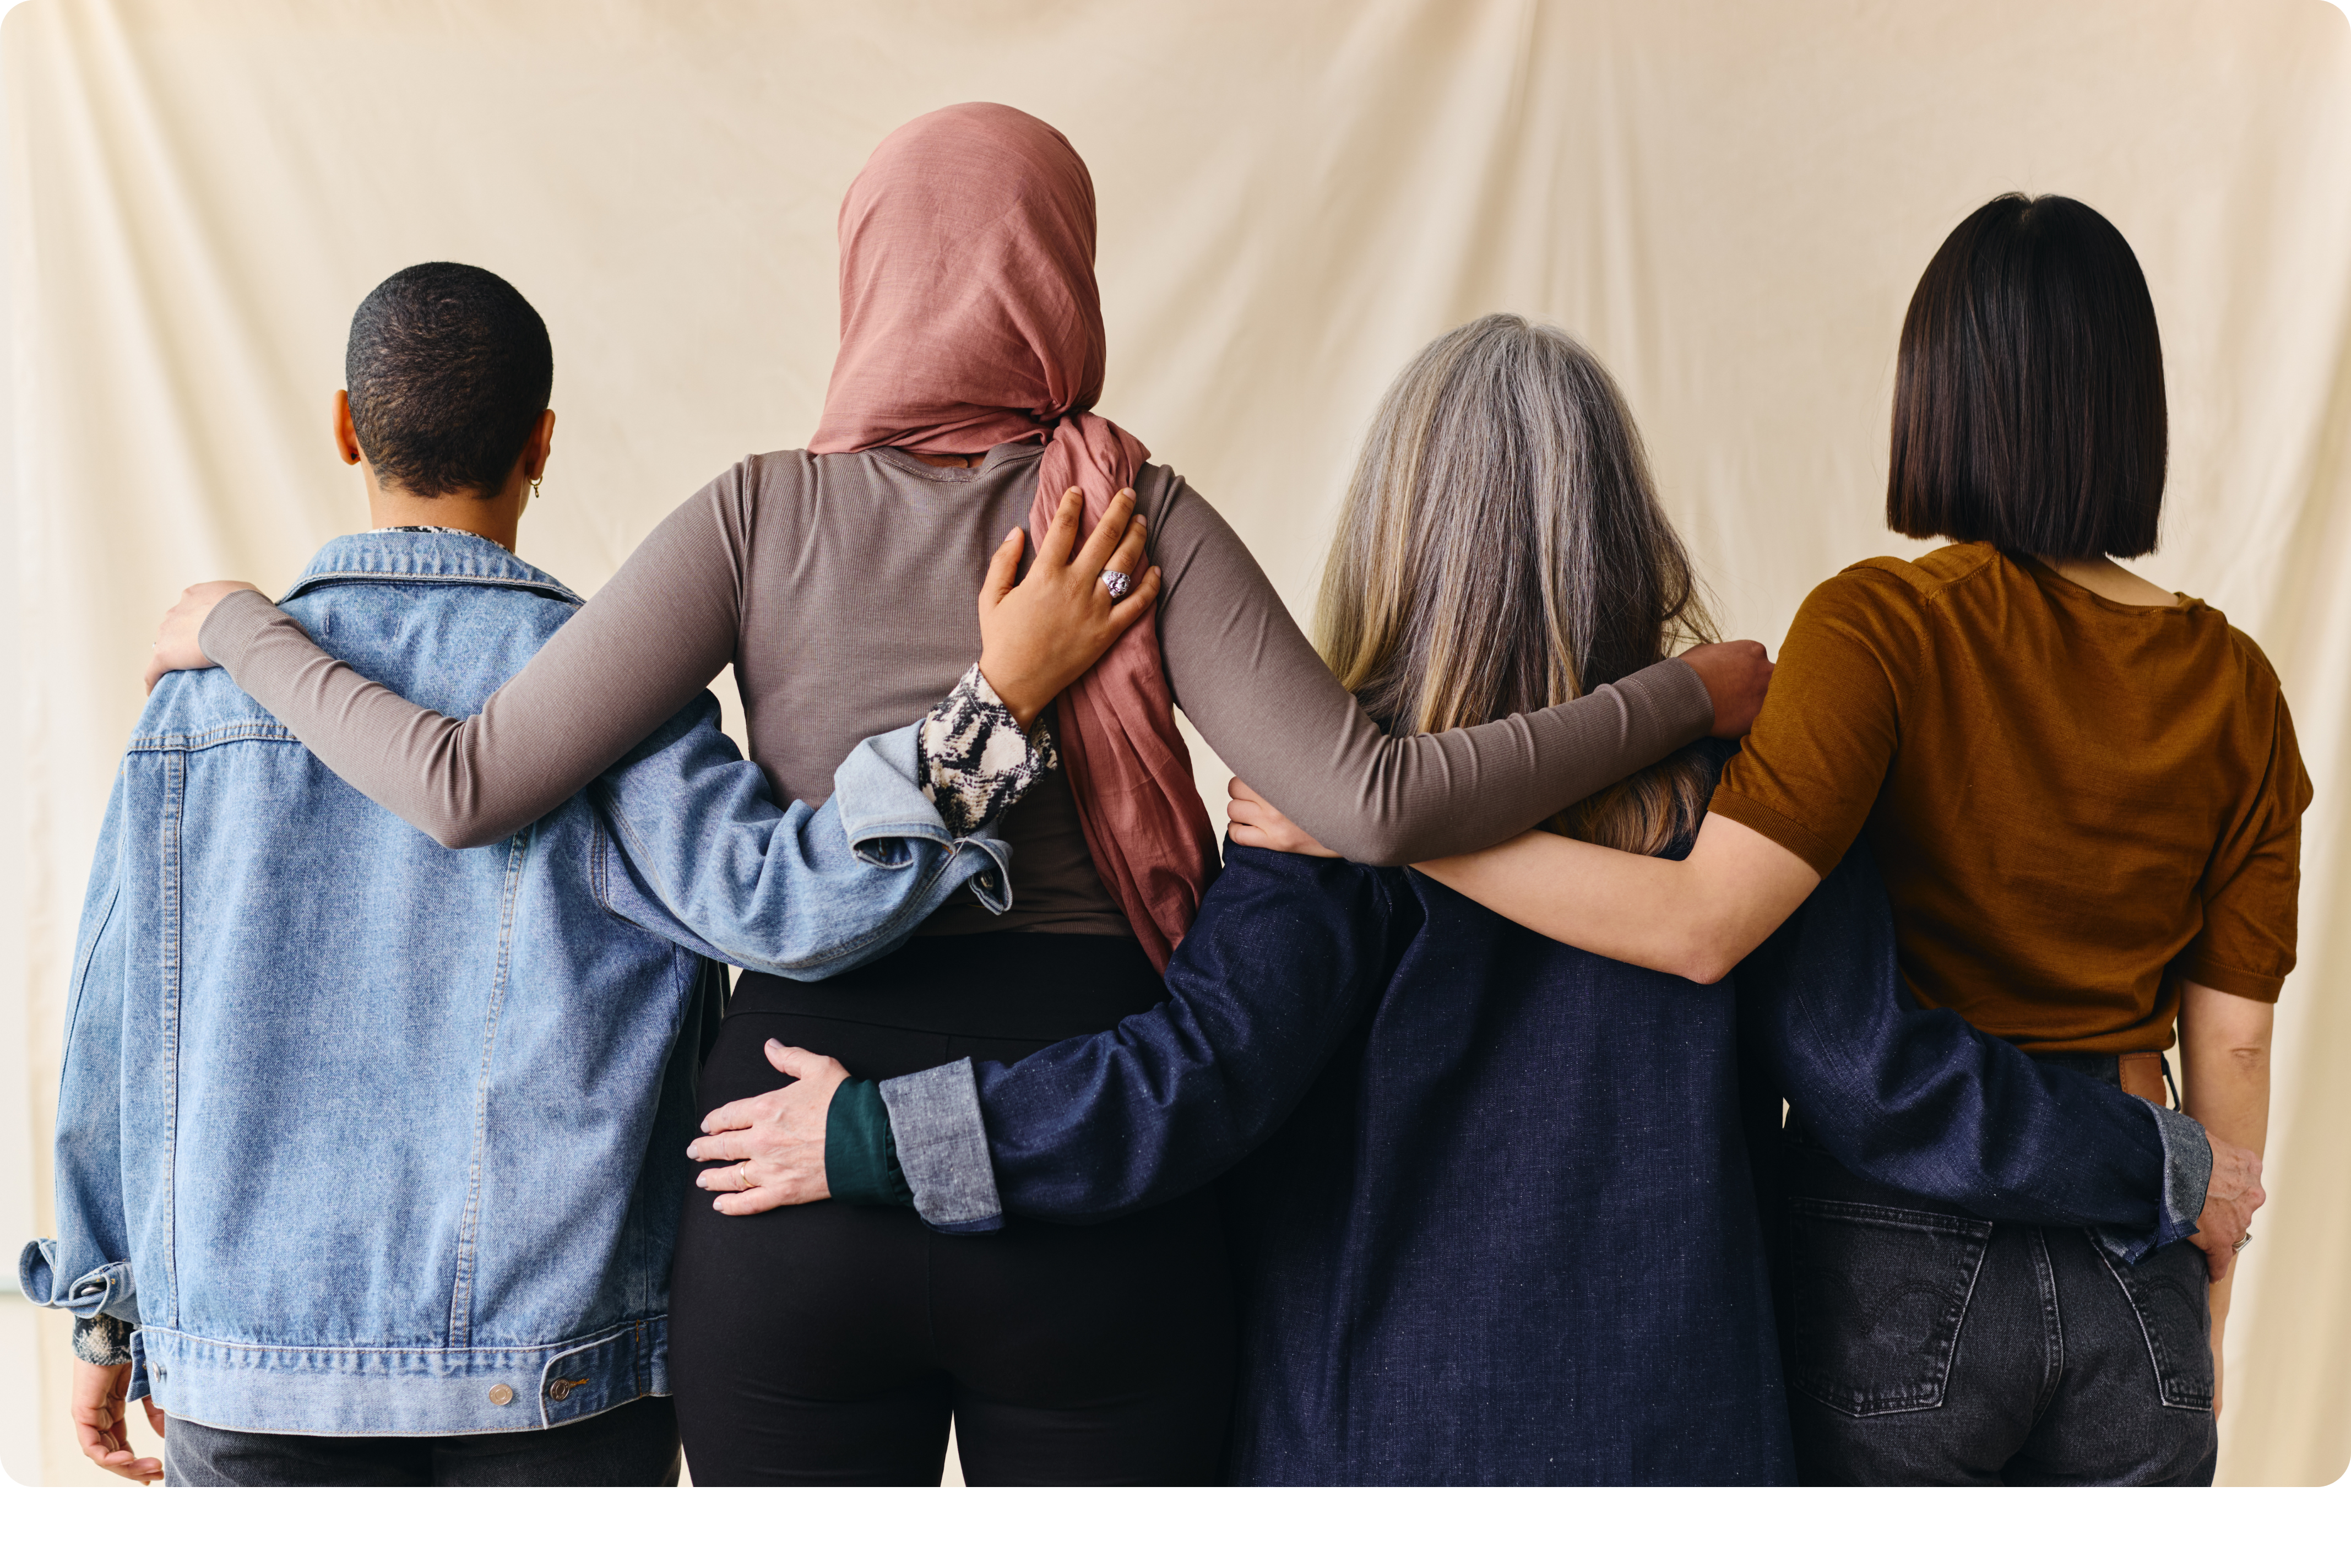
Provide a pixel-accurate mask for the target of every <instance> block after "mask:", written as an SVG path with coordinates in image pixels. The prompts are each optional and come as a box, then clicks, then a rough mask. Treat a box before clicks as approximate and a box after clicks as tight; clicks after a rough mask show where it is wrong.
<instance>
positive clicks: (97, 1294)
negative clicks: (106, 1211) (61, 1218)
mask: <svg viewBox="0 0 2351 1568" xmlns="http://www.w3.org/2000/svg"><path fill="white" fill-rule="evenodd" d="M16 1288H17V1289H18V1290H20V1291H24V1292H25V1299H26V1301H31V1302H32V1303H33V1304H34V1305H35V1306H37V1307H63V1308H64V1309H65V1310H66V1311H68V1312H71V1313H73V1314H74V1329H73V1351H74V1355H75V1357H76V1358H77V1359H78V1360H81V1361H86V1362H88V1363H89V1364H91V1365H92V1366H120V1365H122V1364H124V1363H126V1362H128V1361H129V1360H130V1359H131V1329H132V1327H133V1325H134V1324H135V1323H136V1322H138V1313H139V1304H138V1303H139V1291H138V1288H137V1286H136V1285H135V1284H134V1283H133V1281H132V1280H131V1265H130V1264H128V1263H107V1264H104V1265H101V1266H100V1267H99V1268H96V1269H91V1270H88V1271H86V1272H84V1273H82V1274H80V1275H78V1276H77V1277H75V1278H74V1279H73V1280H71V1281H60V1280H59V1279H58V1278H57V1242H55V1241H53V1240H49V1239H42V1240H39V1241H27V1242H26V1243H25V1249H24V1250H23V1251H21V1252H19V1253H18V1254H17V1255H16Z"/></svg>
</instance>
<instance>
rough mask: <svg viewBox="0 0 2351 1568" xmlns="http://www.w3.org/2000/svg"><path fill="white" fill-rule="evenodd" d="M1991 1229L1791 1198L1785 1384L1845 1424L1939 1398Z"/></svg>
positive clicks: (1870, 1206) (1927, 1405)
mask: <svg viewBox="0 0 2351 1568" xmlns="http://www.w3.org/2000/svg"><path fill="white" fill-rule="evenodd" d="M1990 1239H1991V1221H1990V1220H1984V1219H1972V1218H1966V1217H1964V1216H1961V1215H1955V1214H1930V1213H1928V1212H1926V1211H1924V1210H1921V1209H1913V1208H1890V1207H1884V1206H1882V1205H1878V1204H1874V1203H1846V1202H1839V1201H1835V1200H1833V1199H1828V1198H1816V1197H1791V1198H1790V1199H1789V1200H1788V1237H1787V1246H1788V1261H1789V1275H1790V1281H1791V1291H1790V1299H1789V1309H1788V1310H1789V1327H1790V1331H1791V1333H1790V1337H1791V1340H1792V1353H1793V1354H1792V1364H1791V1365H1790V1366H1789V1368H1788V1382H1789V1385H1790V1386H1791V1387H1792V1388H1793V1389H1795V1390H1796V1391H1797V1392H1799V1393H1801V1394H1803V1395H1805V1396H1808V1397H1810V1398H1813V1399H1816V1400H1818V1401H1820V1402H1821V1403H1822V1404H1823V1405H1826V1406H1829V1407H1830V1408H1831V1409H1834V1410H1841V1411H1843V1412H1844V1414H1846V1415H1848V1416H1884V1415H1890V1414H1892V1413H1894V1412H1896V1411H1903V1410H1932V1409H1934V1408H1935V1407H1936V1406H1939V1405H1941V1404H1942V1402H1943V1391H1944V1388H1945V1385H1947V1383H1948V1382H1949V1378H1950V1374H1951V1358H1952V1356H1953V1354H1955V1353H1956V1352H1957V1351H1958V1349H1959V1325H1960V1323H1961V1322H1962V1321H1963V1320H1964V1319H1965V1318H1966V1316H1967V1311H1968V1301H1969V1298H1970V1297H1971V1296H1972V1295H1973V1294H1974V1292H1975V1285H1976V1273H1977V1270H1980V1268H1981V1267H1982V1265H1983V1257H1984V1247H1985V1244H1986V1243H1987V1242H1988V1241H1989V1240H1990Z"/></svg>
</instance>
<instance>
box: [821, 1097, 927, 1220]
mask: <svg viewBox="0 0 2351 1568" xmlns="http://www.w3.org/2000/svg"><path fill="white" fill-rule="evenodd" d="M824 1185H825V1186H828V1187H830V1188H831V1189H832V1196H833V1199H834V1201H836V1202H839V1203H861V1204H866V1205H869V1206H872V1207H898V1208H904V1207H907V1206H909V1205H911V1204H912V1203H913V1202H914V1189H913V1188H911V1187H909V1186H907V1185H906V1176H905V1173H904V1171H902V1170H900V1169H899V1167H898V1145H897V1143H896V1141H895V1140H893V1138H892V1137H891V1136H890V1113H889V1111H888V1110H886V1109H885V1108H884V1107H883V1103H882V1086H881V1085H880V1084H878V1083H876V1082H873V1081H872V1079H870V1078H852V1079H851V1080H850V1081H849V1082H846V1083H844V1084H842V1085H841V1087H840V1088H838V1089H836V1090H834V1091H833V1092H832V1106H831V1109H830V1110H829V1111H827V1112H826V1113H825V1119H824Z"/></svg>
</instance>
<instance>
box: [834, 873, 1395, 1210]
mask: <svg viewBox="0 0 2351 1568" xmlns="http://www.w3.org/2000/svg"><path fill="white" fill-rule="evenodd" d="M1388 917H1389V911H1388V909H1387V906H1386V904H1385V902H1384V898H1383V897H1382V896H1381V894H1380V892H1379V889H1378V888H1377V887H1376V886H1374V884H1373V883H1372V880H1371V875H1370V873H1366V872H1364V871H1363V870H1362V869H1361V868H1359V867H1355V866H1351V865H1348V864H1347V863H1346V862H1340V861H1330V860H1309V859H1307V858H1305V857H1302V856H1296V855H1280V854H1273V853H1270V852H1262V851H1252V850H1246V849H1241V850H1236V851H1234V852H1232V855H1231V857H1230V859H1229V861H1228V864H1227V867H1226V870H1225V873H1224V875H1223V876H1221V877H1219V878H1218V879H1217V883H1216V884H1215V886H1214V887H1213V888H1212V889H1211V890H1210V893H1209V897H1208V901H1207V904H1204V905H1203V906H1202V908H1201V912H1200V917H1199V920H1198V921H1197V922H1196V924H1195V925H1194V926H1193V928H1192V933H1191V935H1190V936H1187V937H1186V939H1185V941H1184V943H1183V945H1182V946H1179V947H1178V948H1177V949H1176V950H1175V958H1174V960H1173V961H1172V962H1171V963H1170V964H1169V965H1168V967H1167V986H1168V990H1169V992H1170V999H1169V1000H1168V1001H1167V1002H1166V1003H1165V1004H1163V1005H1162V1006H1160V1007H1158V1008H1156V1009H1153V1010H1152V1011H1150V1012H1147V1013H1140V1014H1137V1015H1135V1016H1134V1017H1133V1018H1130V1019H1126V1020H1124V1021H1123V1022H1122V1023H1120V1024H1119V1025H1117V1026H1116V1027H1115V1028H1113V1029H1110V1030H1103V1031H1102V1032H1100V1033H1098V1034H1093V1035H1087V1036H1081V1037H1079V1038H1076V1039H1072V1040H1062V1041H1061V1042H1060V1043H1058V1044H1055V1045H1051V1046H1048V1047H1047V1048H1045V1049H1044V1050H1043V1051H1038V1052H1036V1053H1034V1054H1032V1055H1030V1056H1028V1057H1024V1058H1022V1059H1021V1060H1020V1061H1019V1062H1016V1063H1013V1064H1012V1065H1010V1066H1003V1065H999V1064H995V1063H987V1062H982V1063H977V1064H975V1063H972V1062H968V1061H958V1062H953V1063H950V1064H948V1065H947V1066H946V1067H942V1068H936V1069H934V1070H932V1071H928V1072H922V1073H916V1074H914V1075H912V1076H910V1077H905V1078H897V1079H893V1080H891V1081H889V1082H885V1083H883V1085H882V1088H881V1093H882V1098H883V1102H884V1103H885V1104H886V1105H887V1107H888V1110H889V1114H890V1123H891V1130H892V1134H893V1138H894V1140H895V1143H896V1145H897V1150H898V1155H899V1159H900V1161H901V1163H902V1165H903V1167H904V1173H905V1179H906V1180H907V1182H908V1183H909V1184H910V1185H911V1186H912V1189H913V1194H914V1206H915V1207H916V1208H917V1209H918V1210H919V1211H920V1212H921V1213H922V1215H923V1218H925V1220H927V1221H929V1222H930V1223H931V1224H933V1225H935V1226H939V1227H941V1228H970V1229H979V1228H991V1227H993V1226H995V1225H997V1224H1000V1223H1001V1218H1000V1217H1001V1215H1002V1213H1003V1212H1005V1211H1007V1210H1009V1211H1013V1212H1018V1213H1024V1214H1029V1215H1033V1216H1037V1217H1040V1218H1052V1219H1062V1220H1094V1219H1105V1218H1113V1217H1114V1216H1116V1215H1120V1214H1123V1213H1127V1212H1130V1211H1132V1210H1134V1209H1137V1208H1141V1207H1147V1206H1149V1205H1151V1204H1154V1203H1160V1202H1165V1201H1166V1200H1167V1199H1169V1198H1171V1197H1177V1196H1180V1195H1181V1194H1183V1193H1185V1192H1188V1191H1190V1190H1192V1189H1193V1188H1195V1187H1196V1186H1199V1185H1201V1184H1202V1183H1204V1182H1206V1181H1207V1180H1209V1179H1211V1178H1212V1177H1213V1176H1216V1175H1217V1173H1219V1172H1221V1171H1223V1170H1225V1169H1227V1168H1228V1167H1229V1166H1231V1165H1232V1164H1233V1163H1234V1162H1235V1161H1237V1160H1238V1159H1239V1158H1240V1157H1241V1156H1242V1155H1245V1154H1246V1153H1247V1152H1248V1151H1249V1149H1251V1148H1253V1147H1255V1146H1256V1145H1258V1144H1259V1142H1261V1141H1262V1140H1263V1139H1264V1138H1265V1137H1266V1136H1267V1135H1268V1134H1270V1132H1271V1131H1272V1130H1273V1128H1275V1127H1276V1126H1278V1125H1279V1124H1280V1122H1281V1120H1282V1118H1283V1117H1285V1116H1286V1115H1287V1114H1288V1113H1289V1112H1290V1107H1291V1106H1293V1105H1294V1104H1296V1103H1297V1101H1298V1098H1299V1097H1300V1096H1301V1095H1302V1094H1303V1093H1304V1092H1306V1090H1307V1089H1308V1087H1309V1086H1311V1083H1312V1082H1313V1081H1314V1079H1315V1077H1316V1075H1317V1074H1318V1073H1319V1072H1320V1071H1322V1066H1323V1063H1324V1062H1325V1061H1327V1060H1328V1059H1329V1054H1330V1052H1331V1051H1332V1049H1334V1047H1335V1046H1336V1045H1337V1043H1338V1042H1339V1041H1341V1040H1344V1039H1346V1038H1347V1036H1348V1035H1349V1033H1350V1031H1351V1030H1353V1029H1355V1028H1356V1027H1357V1026H1358V1025H1359V1023H1360V1021H1361V1019H1363V1018H1364V1016H1366V1015H1367V1011H1368V1009H1370V1008H1372V1007H1374V1006H1376V1005H1377V1000H1378V998H1379V996H1380V994H1381V992H1382V989H1383V988H1384V981H1385V978H1386V967H1385V966H1386V943H1385V941H1384V930H1385V922H1386V920H1387V918H1388Z"/></svg>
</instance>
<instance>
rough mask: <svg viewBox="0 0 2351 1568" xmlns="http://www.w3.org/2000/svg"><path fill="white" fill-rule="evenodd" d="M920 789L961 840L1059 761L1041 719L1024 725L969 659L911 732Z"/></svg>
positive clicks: (995, 816)
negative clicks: (958, 677) (1030, 725)
mask: <svg viewBox="0 0 2351 1568" xmlns="http://www.w3.org/2000/svg"><path fill="white" fill-rule="evenodd" d="M915 744H916V747H917V749H918V751H919V754H920V757H921V761H922V770H921V772H920V773H919V774H918V775H917V777H919V778H920V779H921V780H922V785H923V794H924V795H925V797H926V798H928V799H929V800H930V801H931V802H932V803H933V804H934V805H935V806H936V807H937V808H938V810H939V820H940V821H943V822H945V823H946V826H947V831H949V832H950V833H953V834H955V835H956V837H957V838H964V837H967V836H968V835H969V834H971V833H973V832H975V831H977V830H978V828H979V825H980V824H981V823H982V822H992V821H996V820H997V819H998V818H999V817H1001V816H1002V815H1004V813H1005V812H1006V811H1008V810H1010V809H1011V808H1012V807H1013V806H1014V805H1015V804H1016V803H1018V802H1019V800H1020V798H1021V797H1022V796H1024V795H1026V794H1027V793H1028V792H1029V789H1030V788H1031V787H1032V786H1034V785H1035V784H1036V782H1037V780H1038V779H1042V778H1043V777H1044V776H1045V775H1046V774H1048V773H1050V772H1051V771H1052V770H1053V769H1054V768H1059V767H1060V766H1061V753H1060V751H1059V750H1058V749H1057V748H1056V747H1054V745H1053V732H1052V731H1051V730H1050V728H1048V727H1046V726H1045V725H1044V724H1043V723H1041V722H1040V723H1039V724H1038V725H1037V726H1036V727H1034V728H1033V729H1030V730H1026V731H1024V730H1023V729H1022V728H1021V727H1020V722H1019V720H1018V719H1016V718H1015V717H1013V716H1012V710H1011V709H1010V708H1009V707H1007V706H1005V704H1004V700H1003V699H1002V698H1001V697H999V696H998V695H996V688H995V687H993V686H991V685H988V684H987V676H986V675H983V674H980V673H979V665H978V664H977V663H975V664H973V665H972V666H971V668H970V669H968V670H966V671H965V672H964V673H963V679H961V680H959V681H957V682H956V684H955V689H954V690H953V691H951V692H949V693H947V695H946V696H944V697H942V698H941V699H939V706H936V707H935V708H933V709H932V710H931V711H930V714H929V716H927V717H925V719H924V720H923V722H922V724H921V726H920V727H918V728H917V730H916V732H915Z"/></svg>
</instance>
